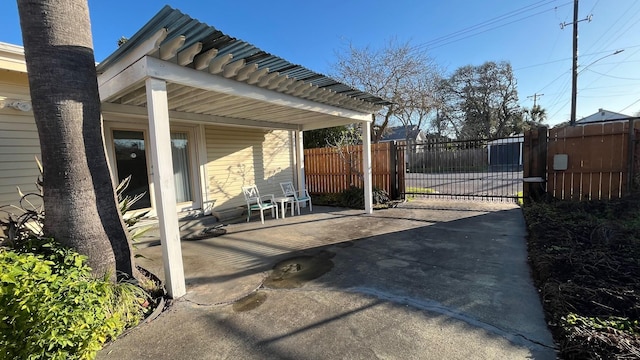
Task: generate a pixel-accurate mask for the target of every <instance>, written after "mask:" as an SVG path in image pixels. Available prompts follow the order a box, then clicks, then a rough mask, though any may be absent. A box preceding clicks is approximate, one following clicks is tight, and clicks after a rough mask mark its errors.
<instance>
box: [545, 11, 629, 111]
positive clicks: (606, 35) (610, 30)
mask: <svg viewBox="0 0 640 360" xmlns="http://www.w3.org/2000/svg"><path fill="white" fill-rule="evenodd" d="M599 4H600V0H597V1H596V2H595V3H594V4H593V6H592V7H591V10H590V12H589V13H593V11H594V10H595V9H596V7H597V6H598V5H599ZM639 5H640V2H637V1H634V2H632V3H631V5H629V6H628V7H627V8H626V9H624V10H623V11H621V12H620V16H619V17H618V19H617V20H616V21H614V22H613V23H612V24H611V26H608V27H607V28H606V30H605V31H604V32H602V34H600V36H599V37H598V38H597V39H596V40H595V41H593V42H590V44H589V45H588V46H586V47H585V48H584V49H585V52H584V54H582V53H581V55H580V62H581V63H585V64H589V63H590V61H591V60H593V59H596V60H595V61H598V60H597V57H598V56H600V55H603V54H613V53H614V52H620V50H621V49H611V48H610V46H611V45H610V44H612V43H616V42H617V41H619V40H620V39H622V38H623V37H624V36H626V35H628V34H629V33H630V32H631V31H632V30H633V28H634V27H635V26H636V25H637V24H638V23H639V22H640V16H638V15H639V14H640V6H639ZM625 49H626V50H630V49H635V50H633V51H627V52H626V53H625V54H624V55H623V57H622V58H621V59H620V61H615V62H602V63H598V64H594V63H593V62H591V64H594V66H601V67H602V66H608V67H607V70H606V71H604V72H598V71H595V70H593V69H592V68H588V69H587V67H589V66H590V65H587V66H585V67H583V68H582V69H581V72H582V71H583V70H586V71H587V72H588V73H594V74H597V75H599V76H597V77H595V78H591V79H590V80H589V81H588V82H586V83H585V85H582V86H580V85H579V86H578V95H579V96H580V97H583V98H605V97H614V96H621V95H624V94H626V92H625V91H622V90H621V91H620V92H617V93H616V94H617V95H615V94H614V93H611V92H607V95H602V94H599V95H598V96H588V95H584V94H580V93H581V92H585V91H587V90H597V89H602V88H603V87H602V86H593V85H594V84H596V83H597V82H599V81H600V80H601V79H602V78H603V77H612V78H615V77H614V76H612V75H609V74H607V73H610V72H612V71H613V70H615V69H616V68H617V67H619V66H620V65H621V64H624V63H628V62H630V61H631V60H629V59H632V58H634V57H635V55H636V54H638V52H640V45H633V46H626V47H625ZM562 60H564V59H562ZM557 61H560V60H557ZM609 65H611V66H609ZM533 66H535V65H533ZM570 74H571V70H570V69H567V70H566V71H564V72H563V73H561V74H560V75H559V76H558V77H557V78H555V79H554V80H552V81H551V82H550V83H548V84H546V85H545V86H544V87H543V88H542V89H547V88H548V87H549V86H550V85H552V84H554V83H556V82H557V81H558V80H559V79H561V78H563V82H562V84H563V85H562V87H560V88H559V91H557V92H554V93H553V97H551V98H550V99H551V102H550V103H549V104H548V105H547V110H548V112H549V114H550V116H549V118H551V119H553V118H555V117H556V116H558V115H559V114H560V113H561V112H562V111H563V110H565V108H566V106H567V105H568V104H569V102H570V101H571V100H570V98H569V90H570V88H569V87H570V85H571V79H570ZM582 77H584V76H582ZM618 78H619V79H620V80H640V79H635V78H631V77H628V78H622V77H618ZM630 86H637V85H636V84H620V85H619V86H617V87H618V88H624V87H630ZM638 101H640V99H638ZM638 101H635V102H634V103H632V104H630V105H629V106H626V107H624V108H623V109H620V110H618V111H619V112H622V111H624V110H626V109H628V108H629V107H631V106H632V105H634V104H635V103H637V102H638Z"/></svg>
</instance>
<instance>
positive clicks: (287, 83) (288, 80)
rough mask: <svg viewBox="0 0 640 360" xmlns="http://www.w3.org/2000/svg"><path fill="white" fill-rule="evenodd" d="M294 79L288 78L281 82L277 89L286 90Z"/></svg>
mask: <svg viewBox="0 0 640 360" xmlns="http://www.w3.org/2000/svg"><path fill="white" fill-rule="evenodd" d="M295 81H296V79H291V78H288V79H287V80H285V81H283V82H281V83H280V85H278V91H280V92H284V91H285V90H287V88H288V87H289V85H291V84H293V83H294V82H295Z"/></svg>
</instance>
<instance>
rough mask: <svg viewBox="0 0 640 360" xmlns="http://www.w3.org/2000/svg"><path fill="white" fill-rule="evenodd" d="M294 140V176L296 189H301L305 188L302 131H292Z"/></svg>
mask: <svg viewBox="0 0 640 360" xmlns="http://www.w3.org/2000/svg"><path fill="white" fill-rule="evenodd" d="M294 134H295V142H296V149H295V151H296V154H295V156H296V176H297V179H296V180H297V181H298V186H297V187H298V190H300V191H302V190H304V189H306V188H307V184H306V182H305V178H304V140H303V132H302V131H294Z"/></svg>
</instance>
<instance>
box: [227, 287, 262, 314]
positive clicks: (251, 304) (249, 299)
mask: <svg viewBox="0 0 640 360" xmlns="http://www.w3.org/2000/svg"><path fill="white" fill-rule="evenodd" d="M266 300H267V294H266V293H264V292H260V291H256V292H254V293H252V294H249V296H246V297H244V298H242V299H240V300H238V301H236V302H235V303H233V306H232V308H233V311H235V312H244V311H249V310H253V309H255V308H257V307H258V306H260V305H262V304H264V302H265V301H266Z"/></svg>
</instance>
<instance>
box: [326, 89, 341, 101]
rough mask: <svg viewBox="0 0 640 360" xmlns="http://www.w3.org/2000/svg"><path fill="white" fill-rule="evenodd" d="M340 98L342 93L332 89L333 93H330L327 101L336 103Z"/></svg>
mask: <svg viewBox="0 0 640 360" xmlns="http://www.w3.org/2000/svg"><path fill="white" fill-rule="evenodd" d="M339 99H340V94H338V93H337V92H335V91H333V90H331V95H329V97H328V98H327V101H330V102H332V103H336V102H338V100H339Z"/></svg>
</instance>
